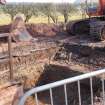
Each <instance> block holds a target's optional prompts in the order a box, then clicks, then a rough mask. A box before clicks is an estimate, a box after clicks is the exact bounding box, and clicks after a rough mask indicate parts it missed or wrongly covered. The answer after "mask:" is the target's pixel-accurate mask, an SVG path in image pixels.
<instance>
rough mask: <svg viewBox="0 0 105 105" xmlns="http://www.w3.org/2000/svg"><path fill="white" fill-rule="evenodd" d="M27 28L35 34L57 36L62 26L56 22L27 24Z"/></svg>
mask: <svg viewBox="0 0 105 105" xmlns="http://www.w3.org/2000/svg"><path fill="white" fill-rule="evenodd" d="M26 26H27V30H28V31H29V32H30V34H31V35H32V36H33V37H35V36H55V35H57V34H58V33H59V32H60V28H59V26H57V25H54V24H49V25H48V24H27V25H26Z"/></svg>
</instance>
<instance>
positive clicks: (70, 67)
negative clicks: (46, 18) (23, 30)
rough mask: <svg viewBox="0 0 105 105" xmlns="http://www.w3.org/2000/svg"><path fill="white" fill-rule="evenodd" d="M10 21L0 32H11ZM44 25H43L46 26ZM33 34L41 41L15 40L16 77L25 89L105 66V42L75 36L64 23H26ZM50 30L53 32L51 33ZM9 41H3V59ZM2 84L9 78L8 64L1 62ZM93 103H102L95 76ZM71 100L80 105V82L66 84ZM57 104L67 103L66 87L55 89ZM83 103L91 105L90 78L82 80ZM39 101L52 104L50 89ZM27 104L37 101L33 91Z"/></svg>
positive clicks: (0, 50) (0, 47)
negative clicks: (78, 86)
mask: <svg viewBox="0 0 105 105" xmlns="http://www.w3.org/2000/svg"><path fill="white" fill-rule="evenodd" d="M9 27H10V26H9V25H7V26H1V27H0V32H1V33H4V32H9ZM43 27H44V28H43ZM27 29H28V30H29V32H30V34H31V35H32V36H33V37H34V38H37V39H38V41H36V42H31V43H26V42H25V43H15V42H13V43H12V54H13V68H14V80H15V81H20V82H21V83H22V84H23V87H24V92H26V91H28V90H30V89H31V88H33V87H36V86H40V85H45V84H48V83H52V82H55V81H58V80H62V79H66V78H70V77H74V76H77V75H80V74H83V73H87V72H90V71H95V70H99V69H102V68H104V67H105V53H104V51H105V42H104V41H103V42H99V41H96V40H94V39H93V38H92V39H91V37H90V36H88V35H81V36H79V35H77V36H72V35H69V34H68V33H66V32H65V31H63V29H62V26H60V25H59V26H55V25H50V26H48V25H46V24H39V25H27ZM49 32H50V33H49ZM7 53H8V52H7V42H6V39H3V40H2V41H1V43H0V54H1V56H0V57H1V58H0V61H2V60H3V59H7V57H8V55H7ZM0 71H1V72H0V84H3V83H4V82H7V81H9V71H8V64H4V63H1V64H0ZM93 90H94V105H102V88H101V83H100V79H99V78H97V79H96V78H95V79H94V80H93ZM67 93H68V104H71V105H79V103H78V92H77V83H73V84H68V85H67ZM53 96H54V105H64V104H65V101H64V92H63V87H59V88H56V89H53ZM81 96H82V105H91V102H90V85H89V81H88V80H84V81H81ZM38 99H39V105H44V104H45V105H50V104H51V103H50V97H49V91H46V92H42V93H39V95H38ZM26 105H36V103H35V100H34V95H33V96H31V97H29V98H28V100H27V102H26Z"/></svg>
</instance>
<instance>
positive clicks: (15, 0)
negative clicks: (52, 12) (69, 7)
mask: <svg viewBox="0 0 105 105" xmlns="http://www.w3.org/2000/svg"><path fill="white" fill-rule="evenodd" d="M6 1H7V2H35V3H36V2H45V3H46V2H51V3H61V2H69V3H74V2H75V1H76V0H6Z"/></svg>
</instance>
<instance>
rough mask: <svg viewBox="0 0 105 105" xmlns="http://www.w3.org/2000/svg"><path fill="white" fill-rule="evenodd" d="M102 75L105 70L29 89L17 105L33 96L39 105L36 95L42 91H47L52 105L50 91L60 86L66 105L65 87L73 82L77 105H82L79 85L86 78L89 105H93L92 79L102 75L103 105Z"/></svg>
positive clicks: (104, 102) (103, 85) (104, 103)
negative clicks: (88, 81) (89, 97)
mask: <svg viewBox="0 0 105 105" xmlns="http://www.w3.org/2000/svg"><path fill="white" fill-rule="evenodd" d="M104 73H105V69H103V70H97V71H94V72H90V73H86V74H83V75H79V76H75V77H72V78H68V79H64V80H61V81H57V82H54V83H50V84H47V85H43V86H39V87H36V88H33V89H31V90H30V91H28V92H27V93H25V94H24V96H23V97H22V98H21V100H20V102H19V105H24V104H25V101H26V100H27V98H28V97H29V96H31V95H33V94H35V101H36V104H37V105H39V103H38V96H37V95H38V93H39V92H43V91H46V90H49V92H50V99H51V105H54V103H53V102H54V100H53V95H52V89H54V88H56V87H60V86H64V93H65V105H68V96H67V87H66V86H67V84H71V83H74V82H77V85H78V97H79V105H81V104H82V103H81V88H80V85H81V84H80V83H81V80H84V79H88V78H89V79H90V90H91V105H94V101H93V78H94V77H96V76H100V75H102V76H101V80H102V93H103V103H102V105H105V90H104V88H105V84H104Z"/></svg>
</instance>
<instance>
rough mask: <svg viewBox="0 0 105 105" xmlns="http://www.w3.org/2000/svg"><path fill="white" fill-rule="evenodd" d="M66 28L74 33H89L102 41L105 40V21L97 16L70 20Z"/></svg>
mask: <svg viewBox="0 0 105 105" xmlns="http://www.w3.org/2000/svg"><path fill="white" fill-rule="evenodd" d="M66 29H67V32H68V33H70V34H72V35H88V36H89V37H91V38H94V39H98V40H100V41H103V40H105V21H101V20H100V19H97V18H92V19H84V20H77V21H72V22H69V23H68V24H67V27H66Z"/></svg>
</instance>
